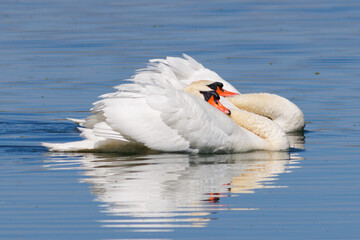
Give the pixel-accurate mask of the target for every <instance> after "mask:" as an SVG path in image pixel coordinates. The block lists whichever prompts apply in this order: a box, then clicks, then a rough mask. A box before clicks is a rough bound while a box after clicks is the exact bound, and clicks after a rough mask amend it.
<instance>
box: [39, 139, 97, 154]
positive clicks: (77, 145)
mask: <svg viewBox="0 0 360 240" xmlns="http://www.w3.org/2000/svg"><path fill="white" fill-rule="evenodd" d="M41 145H43V146H44V147H47V148H48V149H49V151H51V152H80V151H90V150H93V149H94V143H93V142H91V141H88V140H83V141H77V142H67V143H41Z"/></svg>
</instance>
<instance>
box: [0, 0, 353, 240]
mask: <svg viewBox="0 0 360 240" xmlns="http://www.w3.org/2000/svg"><path fill="white" fill-rule="evenodd" d="M359 16H360V3H359V2H358V1H346V2H341V1H334V0H327V1H321V0H320V1H315V2H314V1H307V0H305V1H301V2H297V3H295V2H293V1H288V2H287V1H273V2H264V1H212V2H208V1H181V2H180V1H179V2H176V1H161V0H160V1H151V2H149V1H115V0H110V1H100V0H87V1H81V0H79V1H70V0H62V1H60V0H54V1H45V0H32V1H25V0H19V1H10V0H9V1H8V0H3V1H1V2H0V23H1V24H0V33H1V38H0V52H1V54H0V73H1V74H0V239H360V230H359V225H360V174H359V171H360V157H359V154H360V137H359V136H360V120H359V119H360V80H359V78H360V70H359V66H360V48H359V43H360V28H359V26H360V17H359ZM182 53H187V54H189V55H191V56H192V57H194V58H195V59H197V60H198V61H200V62H201V63H202V64H204V65H205V66H206V67H208V68H210V69H212V70H214V71H216V72H218V73H219V74H220V75H221V76H222V77H223V78H224V79H226V80H228V81H230V82H231V83H232V84H234V85H235V86H236V87H237V88H238V89H239V90H240V91H241V92H243V93H250V92H270V93H276V94H279V95H281V96H284V97H286V98H288V99H291V100H292V101H293V102H295V103H296V104H297V105H298V106H299V107H300V108H301V109H302V110H303V112H304V114H305V116H306V120H307V125H306V131H305V133H304V135H299V136H294V138H295V139H296V144H297V145H296V148H294V149H292V150H291V151H290V153H271V152H254V153H248V154H230V155H185V154H166V153H164V154H159V155H137V156H119V155H112V154H90V153H89V154H66V153H49V152H47V151H46V149H45V148H43V147H41V146H40V143H41V142H66V141H75V140H79V139H80V138H79V136H78V132H77V130H76V126H75V125H74V124H73V123H70V122H68V121H67V120H66V117H73V118H82V117H86V116H87V115H88V114H89V112H88V109H90V108H91V103H92V102H94V101H96V100H97V96H98V95H101V94H104V93H107V92H110V91H112V88H111V87H112V86H114V85H117V84H120V83H121V81H122V80H123V79H127V78H129V77H130V76H131V75H133V74H134V71H135V70H136V69H138V68H142V67H144V66H145V64H146V62H147V60H148V59H151V58H163V57H165V56H169V55H170V56H180V55H181V54H182Z"/></svg>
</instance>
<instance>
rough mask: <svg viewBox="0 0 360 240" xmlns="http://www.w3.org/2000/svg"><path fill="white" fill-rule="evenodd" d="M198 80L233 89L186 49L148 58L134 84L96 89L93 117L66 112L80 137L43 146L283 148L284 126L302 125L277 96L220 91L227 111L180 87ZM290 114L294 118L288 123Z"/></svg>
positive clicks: (194, 149) (71, 148) (96, 148)
mask: <svg viewBox="0 0 360 240" xmlns="http://www.w3.org/2000/svg"><path fill="white" fill-rule="evenodd" d="M199 80H209V81H211V82H221V83H223V85H224V89H226V90H229V91H232V92H236V93H238V91H237V90H236V89H235V88H234V87H233V86H232V85H231V84H229V83H228V82H226V81H225V80H223V79H222V78H221V77H220V76H219V75H217V74H216V73H215V72H213V71H211V70H209V69H206V68H204V67H203V66H202V65H201V64H200V63H198V62H196V61H195V60H194V59H192V58H191V57H189V56H187V55H184V58H174V57H167V58H166V59H155V60H150V64H149V65H148V67H147V68H145V69H142V70H139V71H138V72H137V73H136V75H135V76H133V77H132V79H131V81H132V83H130V84H122V85H119V86H116V87H115V89H116V90H117V91H116V92H114V93H109V94H104V95H102V96H101V98H102V100H100V101H98V102H95V103H94V107H93V108H92V109H91V112H92V115H91V116H89V117H87V118H86V119H85V120H82V119H70V120H73V121H74V122H77V123H79V124H80V126H81V127H79V129H80V131H81V137H83V138H84V140H83V141H78V142H70V143H58V144H56V143H43V145H44V146H46V147H48V148H49V149H50V150H51V151H105V152H112V151H118V152H125V153H130V152H141V151H164V152H191V153H198V152H207V153H213V152H245V151H251V150H286V149H288V148H289V142H288V139H287V137H286V134H285V132H290V131H292V130H294V131H295V130H301V129H302V128H303V127H304V117H303V115H302V112H301V111H300V109H298V108H297V107H296V105H295V104H293V103H291V102H290V101H288V100H286V99H284V98H281V97H279V96H277V95H274V96H273V97H269V96H268V95H266V97H267V98H266V97H265V98H264V97H263V96H264V95H261V96H260V97H259V99H260V101H258V102H257V101H256V96H255V97H254V96H253V95H247V94H240V95H237V96H234V97H231V98H226V99H225V98H222V99H221V102H222V103H223V104H224V105H225V106H226V107H228V108H229V109H230V110H231V111H232V114H231V117H228V116H227V115H225V114H224V113H223V112H221V111H219V110H217V109H216V108H214V107H213V106H211V105H210V104H208V103H207V102H206V101H204V99H202V98H200V97H199V96H195V95H197V94H194V93H193V94H191V93H190V92H189V91H184V88H185V87H188V86H189V85H192V84H195V83H194V82H196V81H199ZM196 87H199V88H204V87H205V88H206V86H196V85H194V91H196V90H197V91H199V90H201V89H196ZM209 90H211V89H209ZM247 96H248V97H247ZM272 100H273V101H275V102H273V103H272V102H271V101H272ZM279 101H280V102H281V103H286V104H285V105H284V104H281V106H282V107H281V109H280V108H276V106H277V105H279V104H276V103H278V102H279ZM249 105H250V106H249ZM267 106H269V108H268V107H267ZM272 117H276V119H280V120H276V119H275V118H274V119H272ZM293 117H295V118H296V119H295V120H296V122H297V123H296V124H295V125H296V126H294V127H293V129H291V122H294V119H292V118H293ZM269 118H270V119H269ZM284 119H285V120H284ZM286 119H290V121H286Z"/></svg>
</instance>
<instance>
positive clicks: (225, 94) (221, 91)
mask: <svg viewBox="0 0 360 240" xmlns="http://www.w3.org/2000/svg"><path fill="white" fill-rule="evenodd" d="M216 92H217V94H219V96H222V97H231V96H235V95H239V94H238V93H234V92H229V91H226V90H224V89H220V88H219V87H217V89H216Z"/></svg>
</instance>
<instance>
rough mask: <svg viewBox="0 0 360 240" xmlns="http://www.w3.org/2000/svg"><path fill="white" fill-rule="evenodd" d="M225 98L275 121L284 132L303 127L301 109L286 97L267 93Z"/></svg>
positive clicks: (241, 107)
mask: <svg viewBox="0 0 360 240" xmlns="http://www.w3.org/2000/svg"><path fill="white" fill-rule="evenodd" d="M226 100H228V101H229V102H231V103H232V104H234V105H235V106H236V107H237V108H239V109H243V110H246V111H249V112H252V113H255V114H258V115H261V116H264V117H267V118H270V119H271V120H273V121H274V122H276V123H277V124H278V125H279V126H280V127H281V128H282V129H283V130H284V131H285V132H286V133H288V132H295V131H301V130H303V129H304V126H305V120H304V114H303V113H302V111H301V110H300V109H299V108H298V107H297V106H296V105H295V104H294V103H292V102H290V101H289V100H287V99H286V98H283V97H280V96H278V95H275V94H269V93H254V94H240V95H236V96H233V97H227V98H226Z"/></svg>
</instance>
